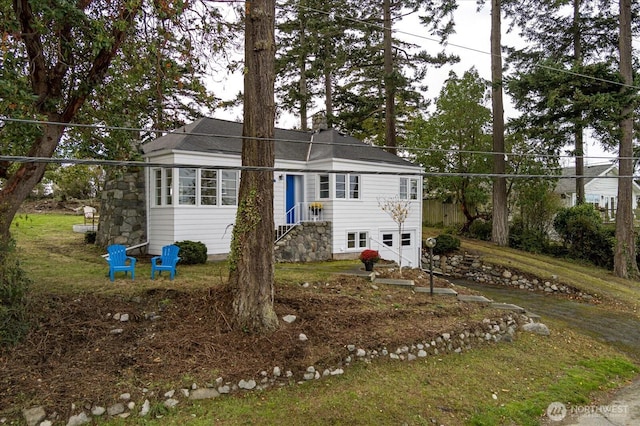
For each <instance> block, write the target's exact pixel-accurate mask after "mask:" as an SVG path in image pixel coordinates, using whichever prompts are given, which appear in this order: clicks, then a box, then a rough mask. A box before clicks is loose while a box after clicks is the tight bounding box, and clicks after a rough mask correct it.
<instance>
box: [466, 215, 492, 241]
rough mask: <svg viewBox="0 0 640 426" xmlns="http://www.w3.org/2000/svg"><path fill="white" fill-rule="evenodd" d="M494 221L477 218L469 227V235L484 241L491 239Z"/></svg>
mask: <svg viewBox="0 0 640 426" xmlns="http://www.w3.org/2000/svg"><path fill="white" fill-rule="evenodd" d="M492 227H493V225H492V223H491V222H490V221H486V220H480V219H476V220H474V221H473V223H472V224H471V226H470V227H469V235H470V236H471V238H476V239H478V240H483V241H491V233H492V231H493V230H492Z"/></svg>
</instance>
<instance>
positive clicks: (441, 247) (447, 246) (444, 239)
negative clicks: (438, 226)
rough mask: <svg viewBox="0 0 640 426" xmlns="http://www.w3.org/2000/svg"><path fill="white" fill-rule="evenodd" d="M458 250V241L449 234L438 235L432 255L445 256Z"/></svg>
mask: <svg viewBox="0 0 640 426" xmlns="http://www.w3.org/2000/svg"><path fill="white" fill-rule="evenodd" d="M459 248H460V239H459V238H457V237H454V236H453V235H449V234H440V235H438V236H437V237H436V246H435V247H434V248H433V253H434V254H447V253H451V252H452V251H456V250H458V249H459Z"/></svg>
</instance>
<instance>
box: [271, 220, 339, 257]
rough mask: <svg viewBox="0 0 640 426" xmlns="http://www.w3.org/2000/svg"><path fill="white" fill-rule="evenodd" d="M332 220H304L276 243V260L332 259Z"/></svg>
mask: <svg viewBox="0 0 640 426" xmlns="http://www.w3.org/2000/svg"><path fill="white" fill-rule="evenodd" d="M331 232H332V229H331V222H302V223H300V224H299V225H296V226H295V227H294V228H293V229H291V231H289V233H288V234H287V235H285V236H284V237H283V238H282V239H281V240H280V241H278V242H277V243H276V246H275V249H274V252H275V260H276V262H318V261H323V260H331V258H332V255H331V245H332V237H331Z"/></svg>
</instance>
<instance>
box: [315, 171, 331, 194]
mask: <svg viewBox="0 0 640 426" xmlns="http://www.w3.org/2000/svg"><path fill="white" fill-rule="evenodd" d="M330 190H331V186H330V184H329V175H318V198H323V199H327V198H331V191H330Z"/></svg>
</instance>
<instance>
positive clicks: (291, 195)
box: [285, 175, 296, 223]
mask: <svg viewBox="0 0 640 426" xmlns="http://www.w3.org/2000/svg"><path fill="white" fill-rule="evenodd" d="M295 205H296V177H295V176H294V175H287V180H286V200H285V209H286V212H287V223H296V209H295V208H294V207H295Z"/></svg>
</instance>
